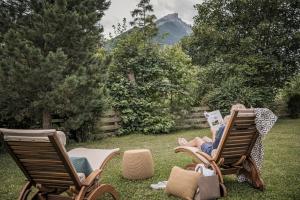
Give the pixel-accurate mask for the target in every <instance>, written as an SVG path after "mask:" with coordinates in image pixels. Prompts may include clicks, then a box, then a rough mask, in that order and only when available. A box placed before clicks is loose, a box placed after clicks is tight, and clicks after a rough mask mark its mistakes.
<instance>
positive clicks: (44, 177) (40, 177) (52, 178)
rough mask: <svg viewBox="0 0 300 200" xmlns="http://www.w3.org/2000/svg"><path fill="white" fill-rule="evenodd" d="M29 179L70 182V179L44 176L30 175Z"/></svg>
mask: <svg viewBox="0 0 300 200" xmlns="http://www.w3.org/2000/svg"><path fill="white" fill-rule="evenodd" d="M31 177H32V178H33V179H34V180H37V179H38V180H39V179H48V180H61V181H72V179H71V177H70V176H68V177H63V176H45V175H36V174H31Z"/></svg>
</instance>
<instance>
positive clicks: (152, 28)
mask: <svg viewBox="0 0 300 200" xmlns="http://www.w3.org/2000/svg"><path fill="white" fill-rule="evenodd" d="M152 12H153V6H152V5H151V4H150V0H140V2H139V3H138V5H137V8H136V9H134V10H133V11H132V12H131V16H132V17H133V21H131V22H130V24H131V25H132V26H133V27H135V28H138V29H141V31H142V33H143V40H144V41H147V42H150V39H151V38H152V37H153V36H155V35H156V34H157V28H156V24H155V22H154V20H155V19H156V16H155V15H153V14H151V13H152Z"/></svg>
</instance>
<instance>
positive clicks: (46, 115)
mask: <svg viewBox="0 0 300 200" xmlns="http://www.w3.org/2000/svg"><path fill="white" fill-rule="evenodd" d="M51 121H52V119H51V114H50V112H48V111H46V110H44V111H43V129H49V128H51Z"/></svg>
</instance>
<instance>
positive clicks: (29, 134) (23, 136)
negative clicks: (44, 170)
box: [0, 128, 66, 146]
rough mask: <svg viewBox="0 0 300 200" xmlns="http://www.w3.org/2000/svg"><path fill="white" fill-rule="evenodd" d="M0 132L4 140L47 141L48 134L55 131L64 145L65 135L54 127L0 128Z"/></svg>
mask: <svg viewBox="0 0 300 200" xmlns="http://www.w3.org/2000/svg"><path fill="white" fill-rule="evenodd" d="M0 132H2V133H3V135H4V140H5V141H23V142H49V138H48V135H49V134H53V133H55V132H56V133H57V136H58V139H59V140H60V142H61V143H62V144H63V146H65V145H66V135H65V134H64V132H62V131H56V130H55V129H40V130H32V129H4V128H3V129H0Z"/></svg>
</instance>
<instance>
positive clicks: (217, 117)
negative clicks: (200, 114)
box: [204, 110, 224, 130]
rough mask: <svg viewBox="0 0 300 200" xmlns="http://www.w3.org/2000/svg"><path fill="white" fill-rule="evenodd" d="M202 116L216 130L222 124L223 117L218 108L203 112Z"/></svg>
mask: <svg viewBox="0 0 300 200" xmlns="http://www.w3.org/2000/svg"><path fill="white" fill-rule="evenodd" d="M204 116H205V117H206V119H207V122H208V124H209V126H210V127H211V128H213V129H215V130H217V129H218V128H219V127H220V126H221V125H222V124H224V120H223V117H222V115H221V112H220V111H219V110H215V111H212V112H204Z"/></svg>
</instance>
